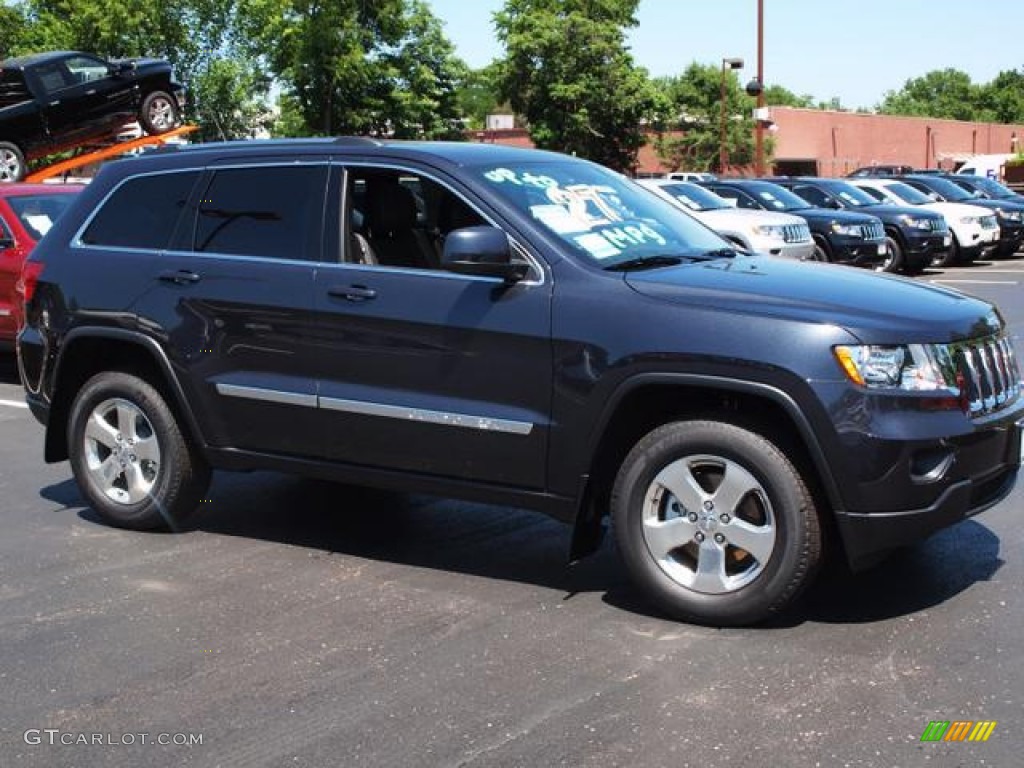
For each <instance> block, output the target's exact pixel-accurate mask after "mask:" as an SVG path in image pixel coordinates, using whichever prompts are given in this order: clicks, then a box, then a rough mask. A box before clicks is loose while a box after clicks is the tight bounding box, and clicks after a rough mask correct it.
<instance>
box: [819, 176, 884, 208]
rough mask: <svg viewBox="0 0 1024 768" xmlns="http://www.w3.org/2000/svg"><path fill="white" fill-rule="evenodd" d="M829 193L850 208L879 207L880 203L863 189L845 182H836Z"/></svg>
mask: <svg viewBox="0 0 1024 768" xmlns="http://www.w3.org/2000/svg"><path fill="white" fill-rule="evenodd" d="M829 191H830V192H831V193H832V194H833V195H835V196H836V197H838V198H839V199H840V200H842V201H843V202H844V203H845V204H846V205H847V206H848V207H850V208H863V207H864V206H866V205H878V201H877V200H875V198H873V197H872V196H871V195H869V194H868V193H867V192H865V191H864V190H863V189H858V188H857V187H855V186H853V184H848V183H846V182H845V181H837V182H835V183H834V184H833V185H832V186H831V187H830V189H829Z"/></svg>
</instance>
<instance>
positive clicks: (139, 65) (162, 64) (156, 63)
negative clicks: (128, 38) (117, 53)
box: [114, 56, 171, 72]
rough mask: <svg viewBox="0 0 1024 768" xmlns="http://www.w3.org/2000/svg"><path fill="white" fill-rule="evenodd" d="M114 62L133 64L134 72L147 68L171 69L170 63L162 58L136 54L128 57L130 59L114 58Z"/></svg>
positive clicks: (151, 69) (153, 69)
mask: <svg viewBox="0 0 1024 768" xmlns="http://www.w3.org/2000/svg"><path fill="white" fill-rule="evenodd" d="M114 63H116V64H125V63H127V64H134V65H135V71H136V72H142V71H143V70H147V71H156V70H167V71H168V72H169V71H170V69H171V65H170V63H169V62H167V61H165V60H164V59H153V58H148V57H145V56H138V57H135V58H130V59H116V60H115V61H114Z"/></svg>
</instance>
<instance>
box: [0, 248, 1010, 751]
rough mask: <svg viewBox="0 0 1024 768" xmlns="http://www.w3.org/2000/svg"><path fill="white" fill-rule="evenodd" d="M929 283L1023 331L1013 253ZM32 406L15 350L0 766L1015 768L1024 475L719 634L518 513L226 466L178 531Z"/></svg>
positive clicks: (552, 527) (930, 275)
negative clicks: (661, 611)
mask: <svg viewBox="0 0 1024 768" xmlns="http://www.w3.org/2000/svg"><path fill="white" fill-rule="evenodd" d="M917 280H919V281H930V282H932V283H934V284H939V285H948V286H950V287H954V288H958V289H960V290H964V291H966V292H968V293H972V294H975V295H978V296H981V297H983V298H986V299H989V300H993V301H995V302H996V303H998V304H999V305H1000V307H1001V308H1002V309H1003V311H1004V314H1005V316H1006V317H1007V320H1008V321H1009V322H1010V324H1011V327H1012V329H1013V332H1014V335H1015V336H1016V337H1017V341H1016V344H1017V348H1018V350H1024V339H1022V338H1021V337H1024V301H1022V300H1021V299H1022V296H1024V288H1022V284H1024V258H1020V259H1017V260H1010V261H1000V262H994V263H991V264H986V265H983V266H982V265H979V266H974V267H970V268H961V269H947V270H929V271H928V272H927V273H926V274H924V275H922V276H921V277H918V278H917ZM22 402H23V400H22V392H21V389H20V386H19V385H18V384H17V375H16V372H15V369H14V366H13V363H12V361H11V360H10V358H7V359H4V360H3V361H0V510H2V514H3V535H2V536H0V648H2V649H3V653H2V655H0V688H2V690H3V692H4V695H3V703H2V704H0V707H2V717H0V766H20V765H28V766H109V767H111V768H113V767H116V766H140V765H146V766H164V765H168V766H171V765H195V766H245V767H246V768H259V767H261V766H267V767H270V766H283V765H297V766H326V765H344V766H349V767H356V766H389V767H392V768H393V767H395V766H402V767H408V766H452V767H453V768H455V767H456V766H459V767H461V766H529V767H530V768H534V767H539V766H601V767H602V768H604V767H606V766H620V765H621V766H635V767H637V768H640V767H645V766H651V767H652V768H654V767H655V766H657V767H658V768H663V767H664V766H677V767H681V766H720V765H743V766H746V767H748V768H756V767H757V766H787V765H792V766H796V765H806V766H815V765H818V766H918V765H940V766H947V765H949V766H952V765H957V766H959V765H963V766H974V765H987V766H1012V765H1020V756H1019V744H1020V729H1021V727H1022V725H1024V699H1022V697H1024V694H1022V692H1024V611H1022V604H1021V589H1020V585H1021V583H1022V582H1024V534H1022V526H1021V513H1022V508H1024V491H1022V489H1021V488H1020V487H1018V488H1017V489H1016V490H1015V491H1014V492H1013V494H1012V495H1011V496H1010V497H1009V498H1008V499H1006V500H1005V501H1003V502H1002V503H1001V504H999V505H998V506H997V507H995V508H993V509H991V510H989V511H988V512H985V513H984V514H982V515H981V516H979V517H977V518H974V519H972V520H968V521H965V522H963V523H961V524H960V525H958V526H956V527H954V528H952V529H949V530H947V531H944V532H942V533H940V534H938V535H936V536H935V537H933V538H932V539H930V540H928V541H927V542H925V543H923V544H921V545H919V546H917V547H915V548H912V549H909V550H907V551H905V552H903V553H901V554H900V555H899V556H898V557H895V558H893V559H891V560H889V561H887V562H885V563H883V564H882V565H880V566H879V567H877V568H875V569H873V570H871V571H869V572H867V573H863V574H860V575H858V576H855V577H841V576H833V577H830V578H829V579H826V580H824V581H823V582H822V583H820V584H819V585H818V586H817V587H816V588H815V589H814V590H813V592H812V593H811V594H810V596H809V598H808V599H807V601H806V602H805V604H804V605H803V606H802V607H801V609H800V610H798V611H794V612H792V613H791V614H789V615H787V616H786V617H785V618H784V619H782V620H780V621H777V622H775V623H774V624H771V625H769V626H764V627H759V628H755V629H730V630H716V629H710V628H703V627H695V626H689V625H684V624H678V623H675V622H671V621H666V620H663V619H662V618H660V617H658V616H657V615H655V614H653V613H652V612H651V611H650V610H649V609H648V608H647V607H646V606H645V605H644V604H643V603H642V602H640V601H639V599H638V597H637V595H636V593H635V592H634V591H633V589H632V588H631V587H630V585H629V584H628V583H627V582H626V581H625V578H624V576H623V574H622V570H621V568H620V566H619V563H618V561H617V555H616V553H615V552H614V548H613V546H612V544H611V543H610V542H606V543H605V545H604V548H603V549H602V551H601V552H600V553H599V554H598V555H597V556H596V557H593V558H591V559H589V560H586V561H584V562H582V563H580V564H578V565H576V566H572V567H570V566H568V565H566V563H565V553H566V551H567V549H568V544H569V530H568V529H567V528H563V527H561V526H560V525H558V524H557V523H554V522H551V521H549V520H547V519H546V518H543V517H541V516H539V515H535V514H533V513H528V512H523V511H519V510H513V509H505V508H495V507H485V506H481V505H474V504H466V503H461V502H451V501H447V500H440V499H432V498H426V497H405V496H401V495H395V494H387V493H383V492H376V491H367V490H360V489H356V488H349V487H342V486H337V485H331V484H328V483H322V482H314V481H308V480H301V479H295V478H289V477H283V476H278V475H273V474H262V473H260V474H252V475H228V474H218V475H216V477H215V481H214V483H213V485H212V487H211V490H210V493H209V494H208V496H209V498H208V499H207V500H206V501H204V503H203V505H202V507H203V508H202V510H201V511H200V513H199V514H197V516H196V518H195V519H194V522H193V523H192V524H191V525H190V527H189V528H188V529H187V530H185V531H183V532H180V533H178V534H143V533H134V532H129V531H121V530H116V529H112V528H109V527H106V526H104V525H102V524H101V523H99V522H98V521H97V519H96V518H95V517H94V516H93V514H92V513H91V511H90V510H89V509H87V508H85V507H84V506H83V503H82V501H81V498H80V496H79V494H78V492H77V490H76V488H75V486H74V483H73V482H72V480H71V477H70V471H69V468H68V465H67V464H66V463H63V464H57V465H52V466H51V465H45V464H44V463H43V461H42V435H43V432H42V428H41V427H40V426H39V425H38V424H36V422H35V421H34V420H33V419H32V418H31V416H30V415H29V412H28V411H27V410H26V409H25V408H24V407H23V406H22ZM931 721H972V722H979V721H994V722H995V723H996V726H995V728H994V730H992V732H991V736H990V737H989V739H988V740H987V741H985V742H971V741H964V742H939V743H931V742H922V741H921V736H922V734H923V733H924V731H925V729H926V728H927V727H928V725H929V723H930V722H931ZM164 737H166V738H164ZM158 740H159V741H167V742H170V743H167V744H162V743H159V744H158V743H153V742H156V741H158Z"/></svg>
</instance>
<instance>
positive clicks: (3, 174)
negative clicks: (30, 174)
mask: <svg viewBox="0 0 1024 768" xmlns="http://www.w3.org/2000/svg"><path fill="white" fill-rule="evenodd" d="M25 172H26V166H25V155H24V154H23V153H22V151H21V150H20V149H19V148H18V145H17V144H12V143H11V142H9V141H0V182H12V181H21V180H22V179H23V178H25Z"/></svg>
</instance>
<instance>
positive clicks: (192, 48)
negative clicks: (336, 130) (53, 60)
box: [0, 0, 270, 138]
mask: <svg viewBox="0 0 1024 768" xmlns="http://www.w3.org/2000/svg"><path fill="white" fill-rule="evenodd" d="M0 8H2V7H0ZM4 10H6V9H4ZM15 11H16V12H18V13H20V14H21V18H22V19H24V20H25V23H24V24H23V25H22V26H21V27H20V28H19V31H18V34H17V37H16V43H15V45H13V46H12V52H14V53H30V52H33V51H44V50H55V49H57V50H59V49H70V50H81V51H88V52H90V53H94V54H97V55H99V56H104V57H106V58H128V57H134V56H153V57H159V58H164V59H167V60H168V61H170V62H171V64H172V65H173V67H174V71H175V77H176V78H177V79H178V80H180V81H181V82H183V83H185V84H186V85H187V86H188V88H189V102H190V114H189V115H187V116H186V117H187V119H189V120H193V121H197V122H198V123H199V127H200V135H201V136H203V137H207V138H212V137H218V138H219V137H224V138H238V137H241V136H246V135H251V134H252V133H253V131H254V130H256V129H257V128H258V127H259V126H258V124H256V123H258V120H257V117H258V116H259V115H261V114H262V112H263V110H264V107H263V103H264V101H265V95H266V93H267V90H268V88H269V85H270V82H269V78H266V77H264V76H262V75H261V74H260V73H259V71H258V69H257V68H256V66H255V62H254V61H253V60H252V59H251V58H249V57H247V56H246V55H245V49H244V48H243V46H242V45H241V42H242V41H241V37H240V35H241V32H242V30H241V29H240V28H239V27H238V19H239V15H238V4H237V2H236V0H162V2H152V0H25V3H24V5H23V6H17V7H16V8H15ZM7 39H8V37H7V35H5V36H4V40H5V41H6V40H7ZM254 120H256V123H254V122H253V121H254Z"/></svg>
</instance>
